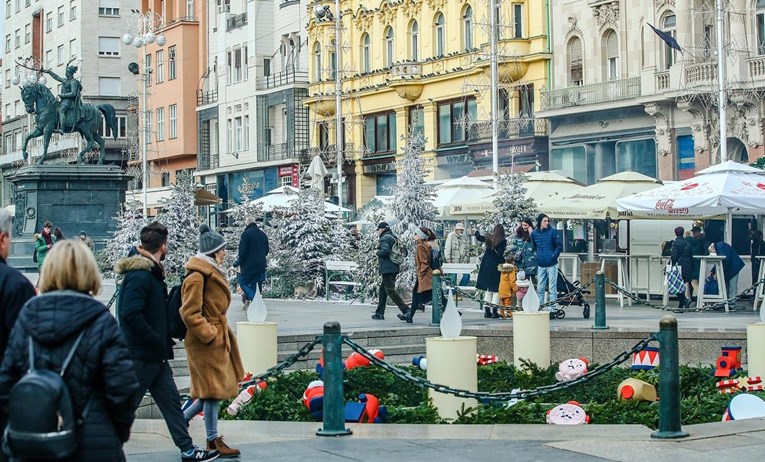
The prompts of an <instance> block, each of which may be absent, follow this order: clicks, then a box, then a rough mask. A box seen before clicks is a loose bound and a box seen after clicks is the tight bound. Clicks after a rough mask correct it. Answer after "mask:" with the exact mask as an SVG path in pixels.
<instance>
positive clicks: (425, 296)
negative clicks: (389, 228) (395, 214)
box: [398, 226, 445, 323]
mask: <svg viewBox="0 0 765 462" xmlns="http://www.w3.org/2000/svg"><path fill="white" fill-rule="evenodd" d="M414 232H415V239H416V240H417V247H416V252H415V254H414V266H415V270H416V271H417V280H416V281H415V283H414V289H413V290H412V304H411V307H410V308H409V312H408V313H406V314H399V315H398V318H399V319H400V320H402V321H406V322H408V323H411V322H412V318H413V317H414V313H415V312H416V311H417V308H418V307H419V306H420V305H422V304H424V303H427V302H429V301H432V300H433V269H432V268H431V265H430V263H431V255H432V254H433V252H434V251H437V252H440V251H441V249H440V247H439V245H438V239H436V233H435V232H433V230H432V229H430V228H426V227H424V226H423V227H420V228H416V229H415V230H414ZM444 306H445V305H444Z"/></svg>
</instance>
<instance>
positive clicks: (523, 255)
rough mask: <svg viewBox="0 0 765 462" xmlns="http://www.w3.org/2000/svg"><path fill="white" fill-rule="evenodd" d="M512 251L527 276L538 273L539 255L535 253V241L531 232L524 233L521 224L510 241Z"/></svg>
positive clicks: (518, 265)
mask: <svg viewBox="0 0 765 462" xmlns="http://www.w3.org/2000/svg"><path fill="white" fill-rule="evenodd" d="M509 251H510V253H512V254H513V256H514V257H515V264H516V265H517V267H518V268H519V269H521V270H523V271H524V272H525V273H526V276H533V275H535V274H537V267H538V265H537V256H536V254H535V253H534V243H533V242H532V241H531V234H530V233H524V232H523V228H521V227H520V226H519V227H518V229H516V230H515V237H514V238H513V240H512V241H511V242H510V248H509Z"/></svg>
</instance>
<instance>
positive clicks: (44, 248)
mask: <svg viewBox="0 0 765 462" xmlns="http://www.w3.org/2000/svg"><path fill="white" fill-rule="evenodd" d="M49 237H50V242H51V245H53V244H55V243H56V236H54V235H53V234H52V233H51V234H50V235H49ZM35 250H37V269H38V270H40V269H42V265H43V262H44V261H45V256H46V255H48V250H50V249H48V244H47V243H46V242H45V237H43V235H42V234H37V233H35Z"/></svg>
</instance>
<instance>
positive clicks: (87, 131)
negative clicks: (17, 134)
mask: <svg viewBox="0 0 765 462" xmlns="http://www.w3.org/2000/svg"><path fill="white" fill-rule="evenodd" d="M21 99H22V100H23V101H24V108H25V109H26V111H27V113H29V114H34V115H35V124H36V127H35V129H34V130H33V131H32V132H30V133H28V134H27V136H25V137H24V143H23V145H22V148H21V151H22V154H23V155H24V160H26V159H27V155H28V154H27V144H29V140H31V139H32V138H39V137H41V136H42V137H43V153H42V157H40V160H39V161H38V163H39V164H42V163H43V162H45V157H46V156H47V155H48V145H49V144H50V137H51V135H53V133H54V132H59V133H75V132H76V133H79V134H80V135H82V137H83V138H85V140H86V141H87V145H86V146H85V148H84V149H83V150H82V151H80V152H79V154H78V163H80V164H83V163H85V157H84V156H85V153H86V152H88V151H90V150H91V149H93V148H95V147H96V145H98V147H99V150H100V155H99V156H98V163H99V164H103V163H104V158H105V157H106V147H105V146H104V144H105V143H104V139H103V137H101V135H99V134H98V129H99V128H100V127H101V126H102V124H103V123H102V120H103V119H102V117H103V118H105V119H106V125H107V126H108V127H109V129H111V131H112V135H113V136H114V139H117V116H116V114H115V111H114V107H113V106H112V105H111V104H99V105H97V106H94V105H92V104H89V103H86V104H83V105H82V109H81V110H80V111H79V114H75V118H74V120H75V121H76V122H75V123H74V126H72V127H66V128H65V130H60V128H59V127H58V125H59V116H58V106H59V104H61V103H60V102H59V101H58V100H57V99H56V97H55V96H54V95H53V93H52V92H51V91H50V89H49V88H48V87H46V86H45V85H42V84H40V83H33V84H30V85H25V86H23V87H21Z"/></svg>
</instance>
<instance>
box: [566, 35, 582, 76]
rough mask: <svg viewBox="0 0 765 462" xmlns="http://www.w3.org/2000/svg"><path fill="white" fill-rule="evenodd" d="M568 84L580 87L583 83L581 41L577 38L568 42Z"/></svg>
mask: <svg viewBox="0 0 765 462" xmlns="http://www.w3.org/2000/svg"><path fill="white" fill-rule="evenodd" d="M568 83H569V84H570V85H582V84H583V83H584V67H583V66H582V40H581V39H579V37H573V38H572V39H571V40H569V42H568Z"/></svg>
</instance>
